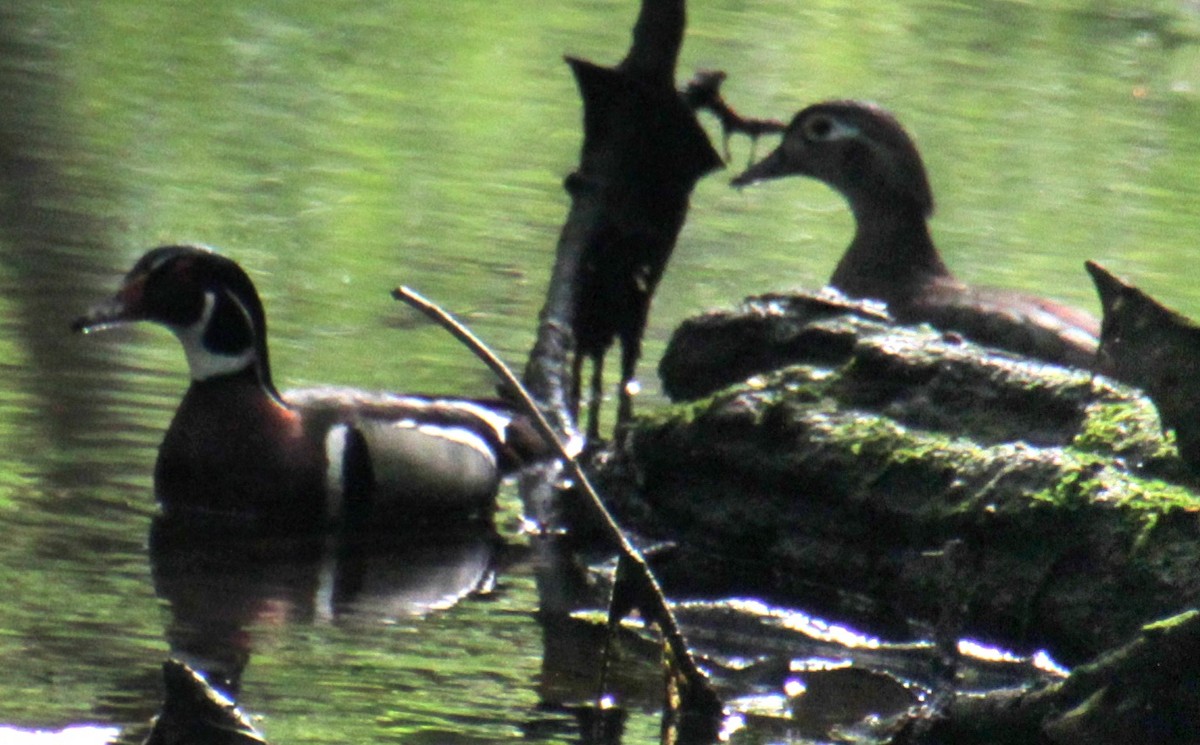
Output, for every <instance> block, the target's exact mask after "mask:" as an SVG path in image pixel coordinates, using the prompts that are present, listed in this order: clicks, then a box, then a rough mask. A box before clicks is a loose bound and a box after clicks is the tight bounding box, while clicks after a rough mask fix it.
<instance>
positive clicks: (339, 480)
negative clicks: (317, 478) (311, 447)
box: [325, 424, 350, 522]
mask: <svg viewBox="0 0 1200 745" xmlns="http://www.w3.org/2000/svg"><path fill="white" fill-rule="evenodd" d="M349 436H350V428H349V427H348V426H346V425H345V424H337V425H334V426H333V427H330V428H329V433H328V434H326V435H325V514H326V516H327V517H328V518H329V519H330V520H331V521H334V522H336V521H337V520H340V519H341V518H342V513H343V512H344V511H345V509H346V490H345V481H344V476H345V473H344V471H345V466H346V440H347V439H348V438H349Z"/></svg>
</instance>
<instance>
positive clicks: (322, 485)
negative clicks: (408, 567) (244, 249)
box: [74, 245, 544, 527]
mask: <svg viewBox="0 0 1200 745" xmlns="http://www.w3.org/2000/svg"><path fill="white" fill-rule="evenodd" d="M133 321H151V322H154V323H159V324H162V325H163V326H166V327H167V328H168V329H170V330H171V331H172V332H173V333H174V334H175V336H176V337H177V338H178V339H179V341H180V342H182V344H183V350H184V353H185V354H186V355H187V361H188V368H189V370H190V373H191V386H190V387H189V388H188V390H187V393H186V394H185V395H184V398H183V401H182V403H180V405H179V409H178V410H177V411H176V412H175V417H174V419H173V420H172V421H171V424H170V427H169V428H168V429H167V434H166V437H165V438H164V440H163V442H162V445H161V446H160V447H159V451H158V459H157V462H156V464H155V468H154V483H155V493H156V496H157V498H158V501H159V502H160V504H161V505H162V507H163V510H164V513H165V514H166V515H167V516H168V517H175V516H179V515H186V516H188V519H195V520H202V519H209V520H211V521H220V522H227V521H235V522H237V523H238V524H240V525H244V526H248V527H270V526H276V525H285V526H289V527H295V526H297V525H303V526H313V527H315V526H321V525H329V524H336V523H339V522H343V521H348V520H359V521H363V520H369V521H371V523H372V524H373V523H377V522H381V521H382V522H386V523H388V524H390V525H402V524H403V523H405V522H428V521H431V520H439V519H451V518H454V517H458V516H463V515H472V514H485V513H489V512H490V510H491V507H492V503H493V498H494V496H495V493H496V490H497V488H498V484H499V481H500V479H501V478H502V476H503V475H505V474H506V473H508V472H509V471H511V470H513V469H514V468H515V467H516V466H518V465H519V464H520V463H521V462H522V461H523V459H524V458H526V457H534V456H537V455H540V454H541V453H542V452H544V450H543V449H542V446H541V445H540V440H539V439H538V438H537V436H536V433H535V432H534V430H533V429H532V428H531V427H530V423H529V422H528V421H527V420H525V419H524V418H522V417H519V416H517V415H516V414H514V413H513V412H512V411H511V410H510V409H509V408H508V407H507V406H506V405H504V404H503V403H502V402H498V401H473V400H461V399H449V398H432V397H424V396H401V395H394V394H387V393H369V392H364V391H359V390H353V389H345V388H318V389H308V390H296V391H290V392H288V393H287V395H286V396H285V395H281V394H280V393H279V391H278V390H277V389H276V388H275V384H274V383H273V382H272V380H271V368H270V365H269V364H268V359H267V323H266V316H265V314H264V312H263V306H262V302H261V301H260V300H259V297H258V293H257V291H256V290H255V288H254V284H253V283H252V282H251V280H250V278H249V277H248V276H247V275H246V273H245V272H244V271H243V270H242V268H241V267H239V266H238V265H237V264H236V263H235V262H233V261H232V260H230V259H228V258H225V257H223V256H221V255H219V254H217V253H214V252H213V251H211V250H209V249H207V248H203V247H199V246H188V245H179V246H162V247H159V248H155V249H153V250H151V251H150V252H148V253H147V254H146V255H144V256H143V257H142V258H141V259H140V260H139V261H138V262H137V263H136V264H135V265H134V267H133V269H131V270H130V271H129V274H128V275H126V277H125V280H124V282H123V284H122V286H121V289H120V290H119V291H118V292H117V294H116V295H115V296H114V297H113V298H112V299H111V300H109V301H107V302H105V303H102V304H100V305H98V306H96V307H95V308H93V309H92V310H91V311H90V312H89V313H88V314H87V315H85V316H83V317H82V318H80V319H79V320H77V321H76V322H75V323H74V328H75V330H77V331H83V332H87V331H91V330H97V329H102V328H105V327H108V326H112V325H117V324H121V323H127V322H133Z"/></svg>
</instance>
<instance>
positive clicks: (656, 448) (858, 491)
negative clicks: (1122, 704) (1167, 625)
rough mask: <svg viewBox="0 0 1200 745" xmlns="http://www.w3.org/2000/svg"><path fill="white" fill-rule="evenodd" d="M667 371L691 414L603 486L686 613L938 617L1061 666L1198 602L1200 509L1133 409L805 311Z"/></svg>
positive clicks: (1092, 387) (669, 415) (689, 335)
mask: <svg viewBox="0 0 1200 745" xmlns="http://www.w3.org/2000/svg"><path fill="white" fill-rule="evenodd" d="M662 374H663V378H664V387H665V388H666V390H668V391H669V392H670V393H671V395H673V396H676V397H678V398H685V399H692V398H694V399H697V400H694V401H691V402H689V403H683V404H678V405H675V406H672V407H669V408H667V409H666V410H664V411H662V412H660V413H658V414H656V415H655V416H653V417H650V418H643V419H640V420H639V421H638V423H637V425H636V426H635V428H634V429H633V431H632V432H631V434H630V436H629V437H628V438H627V440H626V441H625V442H624V445H623V447H622V449H621V451H620V452H619V453H618V454H617V455H616V456H615V457H614V458H613V459H612V460H611V461H610V462H609V464H608V467H607V468H606V469H605V470H604V472H603V477H604V480H605V488H604V491H605V493H608V494H611V495H613V501H614V504H615V505H616V507H617V509H618V511H619V512H620V514H621V517H622V519H623V521H624V522H625V523H626V524H627V525H629V526H631V527H633V528H635V529H637V530H639V531H641V532H644V533H647V534H649V535H651V536H653V537H656V538H666V539H670V540H671V541H673V542H675V544H676V549H675V550H674V551H673V552H671V554H670V555H669V556H668V557H667V558H666V559H664V560H660V561H659V563H658V564H656V570H657V571H658V572H659V574H660V577H662V578H663V579H664V583H665V584H666V585H667V586H668V590H669V591H670V592H671V594H672V595H674V596H677V597H678V596H681V595H685V594H693V595H710V596H711V595H731V594H739V593H741V594H746V593H753V594H756V595H759V596H763V597H768V598H773V599H780V600H786V601H787V602H791V603H804V604H805V607H809V608H811V609H814V610H820V611H821V612H827V613H833V614H836V615H840V616H841V617H847V616H849V617H854V618H855V620H859V621H860V622H861V621H863V620H866V621H868V622H874V625H875V627H876V628H879V627H880V625H881V624H883V625H888V624H894V625H896V626H905V625H906V624H907V623H908V622H909V621H910V620H912V619H916V620H918V621H928V622H930V623H933V622H934V621H936V620H937V619H939V618H940V619H945V618H946V617H947V616H948V615H949V616H951V617H954V618H959V619H961V625H962V628H961V630H960V631H961V633H962V634H963V635H977V636H982V637H984V638H987V639H990V640H994V641H998V642H1002V643H1004V644H1006V645H1010V646H1015V647H1017V648H1034V647H1047V648H1049V649H1050V650H1051V651H1052V653H1053V654H1055V655H1057V656H1058V657H1059V658H1060V659H1061V660H1063V661H1065V662H1068V663H1072V662H1078V661H1082V660H1086V659H1089V658H1091V657H1092V656H1094V655H1095V654H1097V653H1099V652H1100V651H1102V650H1104V649H1106V648H1109V647H1111V646H1114V645H1115V644H1117V643H1120V642H1122V641H1123V640H1125V639H1127V638H1129V636H1130V635H1131V634H1133V633H1135V632H1136V631H1137V630H1138V629H1139V628H1140V627H1141V625H1142V624H1144V623H1146V622H1148V621H1150V620H1152V619H1155V618H1158V617H1162V616H1166V615H1169V614H1170V613H1173V612H1176V611H1178V610H1180V609H1183V608H1187V607H1190V606H1193V605H1195V604H1196V603H1197V602H1200V576H1198V575H1197V573H1196V572H1195V567H1196V566H1200V563H1198V562H1197V558H1198V557H1197V553H1200V548H1198V547H1200V498H1197V496H1196V495H1195V494H1194V493H1193V491H1192V489H1191V488H1192V487H1193V486H1194V482H1193V481H1192V480H1191V479H1192V478H1193V477H1191V476H1190V475H1189V472H1188V470H1187V468H1186V467H1185V466H1184V465H1183V464H1182V462H1180V461H1179V459H1178V456H1177V454H1176V452H1175V449H1174V446H1173V445H1172V444H1171V442H1170V441H1169V440H1168V439H1166V438H1164V436H1163V434H1162V432H1161V427H1160V424H1159V420H1158V417H1157V414H1156V412H1155V410H1154V408H1153V405H1152V404H1151V403H1150V402H1149V401H1148V400H1147V399H1146V398H1145V397H1144V396H1142V395H1141V394H1140V393H1138V392H1137V391H1135V390H1133V389H1131V388H1127V387H1124V386H1122V385H1120V384H1117V383H1115V382H1112V381H1110V380H1108V379H1107V378H1104V377H1102V376H1098V375H1094V374H1092V373H1089V372H1086V371H1076V370H1068V369H1064V368H1059V367H1055V366H1051V365H1043V364H1038V363H1034V362H1030V361H1028V360H1024V359H1021V358H1018V357H1015V356H1012V355H1008V354H1004V353H998V352H994V351H991V350H987V349H984V348H981V347H978V346H975V345H972V344H970V343H966V342H963V341H962V340H960V339H957V338H954V337H947V336H944V335H942V334H939V333H937V332H934V331H931V330H929V329H927V328H903V327H896V326H892V325H891V324H889V323H888V322H887V320H886V317H885V316H884V315H883V314H881V313H880V312H879V310H878V309H876V308H872V307H870V306H863V305H859V304H856V303H847V302H845V301H843V300H839V299H837V298H834V299H832V300H830V299H827V298H825V297H818V296H811V295H795V296H787V295H770V296H762V297H759V298H751V299H750V300H748V301H747V302H746V303H745V304H744V305H743V306H742V307H741V308H739V309H737V310H735V311H729V312H717V313H709V314H706V315H704V316H702V317H700V318H698V319H694V320H692V321H689V322H687V323H685V324H684V326H683V327H682V328H681V329H680V330H679V332H678V333H677V334H676V336H675V338H674V339H673V340H672V343H671V347H670V349H669V351H668V354H667V356H666V357H665V358H664V361H663V364H662ZM713 391H715V392H713ZM701 396H706V397H705V398H700V397H701ZM951 542H956V543H955V544H954V545H955V546H956V549H955V550H954V551H953V552H952V555H953V557H954V558H952V559H951V558H948V557H949V556H950V555H951V554H947V553H946V552H944V551H943V549H944V548H946V547H947V546H948V545H951Z"/></svg>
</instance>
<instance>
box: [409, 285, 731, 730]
mask: <svg viewBox="0 0 1200 745" xmlns="http://www.w3.org/2000/svg"><path fill="white" fill-rule="evenodd" d="M392 297H393V298H395V299H396V300H399V301H401V302H403V303H405V304H407V305H409V306H410V307H412V308H415V309H416V310H418V311H420V312H421V313H422V314H424V315H425V316H426V317H427V318H429V319H430V320H432V321H434V322H435V323H437V324H438V325H439V326H441V327H442V328H444V329H445V330H447V331H449V332H450V333H451V335H453V336H454V338H456V339H458V340H459V341H460V342H462V344H463V345H464V346H466V347H467V348H468V349H470V350H471V352H472V353H474V355H475V356H476V357H478V358H479V359H480V360H482V361H483V363H484V364H485V365H487V366H488V369H490V370H491V371H492V372H493V373H495V375H496V376H497V377H498V378H500V380H501V381H502V382H503V383H504V384H505V385H506V386H508V388H509V389H510V390H512V391H513V393H514V395H516V396H517V398H518V400H519V401H520V402H521V405H522V408H524V410H525V412H526V413H527V414H529V416H530V418H531V419H532V420H533V422H534V425H535V426H536V427H537V430H538V432H539V433H540V434H541V436H542V437H543V438H545V440H546V442H548V443H550V444H551V446H552V447H553V448H554V450H555V451H556V452H557V453H558V455H559V457H561V458H562V459H563V461H564V462H565V463H566V464H567V468H568V470H569V471H570V473H571V476H572V477H573V478H574V479H575V483H576V484H578V485H579V487H580V489H581V490H582V491H583V493H584V494H585V495H586V496H587V499H588V502H589V503H590V504H591V507H592V510H593V511H594V512H595V514H596V515H598V516H599V517H600V520H599V523H600V527H601V528H602V529H603V530H604V532H605V533H606V534H607V537H608V539H609V540H610V541H611V542H612V543H613V544H614V546H615V548H616V549H617V551H618V552H619V553H620V557H621V558H620V563H619V566H620V567H621V569H622V571H623V572H625V573H627V576H628V577H629V578H630V580H631V581H632V582H633V587H632V588H631V595H629V596H627V599H624V600H622V599H618V598H615V597H614V599H613V601H612V602H613V603H617V604H618V605H622V606H623V605H625V604H626V603H628V604H629V605H630V606H634V605H636V606H637V607H639V608H640V609H641V611H642V613H643V614H644V615H645V616H646V617H647V620H648V621H652V622H654V623H656V624H657V625H658V627H659V629H660V631H661V633H662V635H663V638H664V639H666V642H667V646H668V647H669V649H670V653H671V656H672V658H673V659H674V660H675V661H676V663H677V664H678V665H679V666H680V669H681V672H682V673H683V676H684V677H685V678H686V679H687V681H688V682H689V683H690V684H691V685H692V686H693V688H692V690H691V691H690V693H691V694H692V703H694V704H695V705H696V706H697V707H698V708H701V709H703V710H704V711H705V712H706V713H710V714H712V715H713V716H716V715H717V714H719V713H720V711H721V706H722V705H721V700H720V698H718V697H717V694H716V692H715V691H714V690H713V688H712V685H711V684H710V683H709V680H708V675H707V674H705V672H704V671H703V670H701V669H700V667H699V666H698V665H697V664H696V660H695V658H694V657H693V656H692V652H691V650H690V649H688V646H687V642H686V640H685V639H684V638H683V633H682V632H681V631H680V630H679V624H678V623H677V622H676V620H675V615H674V613H672V612H671V608H670V607H669V606H668V605H667V600H666V596H665V595H664V594H663V591H662V588H661V587H660V586H659V584H658V580H657V579H656V578H655V577H654V574H653V573H652V572H651V571H650V567H649V566H648V565H647V564H646V559H645V557H643V556H642V555H641V553H640V552H639V551H638V550H637V549H636V548H634V546H633V544H632V543H630V542H629V539H628V538H626V537H625V533H624V531H622V530H621V528H620V526H619V525H617V521H616V520H615V519H614V518H613V516H612V513H611V512H609V511H608V508H607V507H605V506H604V502H602V501H601V500H600V495H599V494H598V493H597V492H596V489H595V488H594V487H593V486H592V484H591V482H590V481H589V480H588V477H587V474H585V473H584V471H583V468H582V466H580V465H579V461H578V460H577V459H576V457H575V456H576V455H577V454H578V451H577V450H576V451H575V452H572V450H575V448H576V447H577V444H576V443H574V442H572V443H571V446H570V447H568V445H566V444H564V443H563V441H562V440H561V439H560V438H559V436H558V434H557V433H556V432H555V431H554V428H553V427H551V426H550V422H549V420H547V419H546V416H545V415H544V414H543V413H542V410H541V408H539V407H538V405H537V403H536V402H535V401H534V400H533V397H532V396H530V395H529V392H528V391H527V390H526V389H525V386H523V385H522V384H521V381H519V380H518V379H517V377H516V375H514V374H513V372H512V370H510V369H509V368H508V366H507V365H505V364H504V362H503V361H501V360H500V358H499V357H497V356H496V354H495V353H494V352H492V351H491V350H490V349H488V347H487V345H485V344H484V343H483V342H482V341H481V340H480V339H479V337H477V336H475V334H473V333H471V331H470V330H469V329H468V328H467V327H465V326H463V325H462V324H461V323H459V322H458V320H457V319H455V318H454V317H453V316H451V315H450V314H449V313H447V312H446V311H445V310H443V309H442V308H441V307H439V306H438V305H436V304H434V303H433V302H431V301H429V300H427V299H426V298H424V297H423V296H421V295H420V294H419V293H417V292H415V291H414V290H412V289H410V288H408V287H397V288H396V289H394V290H392ZM614 594H615V592H614ZM611 615H612V614H610V616H611ZM618 617H620V616H618Z"/></svg>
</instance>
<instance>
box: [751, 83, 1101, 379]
mask: <svg viewBox="0 0 1200 745" xmlns="http://www.w3.org/2000/svg"><path fill="white" fill-rule="evenodd" d="M789 175H802V176H809V177H811V178H814V179H817V180H819V181H821V182H823V183H825V184H826V185H828V186H830V187H831V188H833V189H835V190H837V191H838V192H839V193H841V195H842V196H843V197H845V198H846V200H847V201H848V202H849V204H850V210H851V211H852V212H853V213H854V220H855V223H856V226H857V228H856V232H855V235H854V240H853V241H852V242H851V243H850V246H849V247H848V248H847V249H846V253H845V254H844V255H843V256H842V259H841V261H840V262H839V263H838V265H837V268H836V269H835V271H834V273H833V276H832V277H831V278H830V280H829V284H830V285H832V286H833V287H835V288H837V289H838V290H841V291H842V292H844V293H846V294H847V295H850V296H852V297H856V298H874V299H877V300H883V301H884V302H886V303H887V305H888V310H889V311H890V312H891V314H892V315H893V316H894V317H895V318H896V320H898V321H900V322H901V323H929V324H930V325H932V326H934V327H935V328H938V329H940V330H942V331H951V332H957V333H960V334H962V335H963V336H965V337H967V338H968V339H971V340H972V341H975V342H977V343H980V344H985V345H988V346H993V347H999V348H1001V349H1006V350H1009V351H1012V352H1016V353H1018V354H1023V355H1026V356H1029V357H1033V358H1035V359H1040V360H1044V361H1046V362H1052V363H1055V364H1060V365H1071V366H1074V367H1081V368H1085V369H1089V368H1091V367H1092V365H1093V363H1094V362H1095V357H1096V347H1097V343H1098V339H1099V334H1100V323H1099V321H1098V320H1097V319H1096V318H1095V317H1094V316H1092V315H1090V314H1088V313H1085V312H1083V311H1080V310H1076V309H1075V308H1070V307H1067V306H1064V305H1061V304H1059V303H1056V302H1054V301H1052V300H1049V299H1046V298H1042V297H1037V296H1034V295H1027V294H1024V293H1020V292H1015V291H1012V290H1002V289H996V288H990V287H977V286H972V285H968V284H966V283H964V282H962V281H961V280H959V279H958V278H957V277H955V276H954V275H953V274H952V273H951V272H950V270H949V269H948V268H947V267H946V265H945V263H944V262H943V261H942V257H941V255H940V254H939V252H938V250H937V247H936V246H935V245H934V243H933V239H932V238H931V237H930V234H929V226H928V218H929V216H930V215H932V214H933V192H932V190H931V189H930V187H929V181H928V179H927V177H926V175H925V165H924V163H923V162H922V161H921V155H920V153H919V152H918V151H917V147H916V145H915V144H914V143H913V141H912V138H911V137H909V135H908V133H907V132H905V131H904V128H903V127H901V126H900V123H899V122H898V121H896V119H895V118H894V117H893V116H892V115H891V114H889V113H888V112H886V111H884V110H883V109H881V108H879V107H878V106H875V105H873V104H868V103H862V102H859V101H829V102H825V103H818V104H814V105H813V106H809V107H808V108H806V109H804V110H803V111H801V112H800V113H798V114H796V116H795V118H793V119H792V122H791V123H790V124H789V125H788V126H787V129H786V130H785V131H784V133H783V141H782V142H781V144H780V145H779V147H778V148H776V149H775V151H774V152H772V153H770V154H769V155H767V156H766V157H765V158H763V159H762V160H761V161H759V162H758V163H756V164H754V165H752V166H751V167H750V168H749V169H747V170H746V172H745V173H743V174H741V175H740V176H738V177H737V178H735V179H734V180H733V185H734V186H745V185H748V184H752V183H754V182H756V181H763V180H767V179H776V178H781V177H783V176H789ZM1080 279H1082V277H1081V278H1080Z"/></svg>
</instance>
